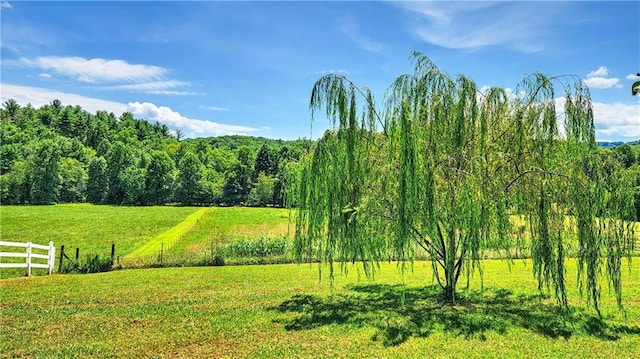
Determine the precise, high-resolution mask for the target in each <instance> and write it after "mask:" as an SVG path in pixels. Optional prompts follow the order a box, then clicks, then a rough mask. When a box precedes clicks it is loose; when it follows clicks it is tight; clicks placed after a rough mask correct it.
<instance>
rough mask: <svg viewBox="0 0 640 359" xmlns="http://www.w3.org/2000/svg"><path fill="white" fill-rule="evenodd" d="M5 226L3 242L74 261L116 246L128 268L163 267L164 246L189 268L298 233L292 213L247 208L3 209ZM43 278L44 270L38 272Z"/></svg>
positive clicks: (9, 273) (0, 234) (0, 217)
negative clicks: (35, 246)
mask: <svg viewBox="0 0 640 359" xmlns="http://www.w3.org/2000/svg"><path fill="white" fill-rule="evenodd" d="M0 225H1V228H0V240H3V241H15V242H26V241H32V242H34V243H39V244H47V243H48V242H49V241H50V240H51V241H53V242H54V244H55V246H56V248H57V250H58V251H59V250H60V246H61V245H64V246H65V248H66V249H65V250H66V252H67V255H69V256H71V257H73V256H74V254H75V248H80V258H81V259H82V258H84V257H85V256H86V255H89V254H99V255H102V256H108V255H109V254H110V251H111V243H115V245H116V256H117V257H120V259H121V260H119V261H118V263H121V264H123V265H125V266H131V265H149V263H151V262H153V263H155V262H157V256H158V255H159V253H160V248H161V246H163V250H164V252H165V259H167V258H168V260H173V261H174V262H177V263H178V264H180V263H187V264H189V263H194V262H197V261H199V260H202V258H203V257H204V255H205V254H203V252H207V251H208V249H209V247H210V246H211V245H212V244H215V245H219V244H223V243H227V242H229V241H234V240H237V239H255V238H259V237H263V238H284V237H287V238H290V237H289V234H290V233H292V232H293V229H292V227H290V225H289V211H288V210H286V209H276V208H243V207H226V208H216V207H212V208H196V207H169V206H162V207H123V206H95V205H90V204H65V205H55V206H0ZM58 253H59V252H58ZM145 256H147V257H145ZM56 257H57V256H56ZM142 257H145V258H142ZM3 260H13V259H9V258H4V259H3ZM165 264H166V261H165ZM169 264H171V263H169ZM174 264H175V263H174ZM57 268H58V264H57V263H56V269H57ZM39 273H44V270H39V269H36V270H34V274H39ZM23 274H24V270H22V269H2V270H1V271H0V278H6V277H14V276H21V275H23Z"/></svg>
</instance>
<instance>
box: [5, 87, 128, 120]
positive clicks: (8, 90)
mask: <svg viewBox="0 0 640 359" xmlns="http://www.w3.org/2000/svg"><path fill="white" fill-rule="evenodd" d="M0 89H2V91H0V95H1V96H0V97H1V98H2V102H4V101H6V100H8V99H10V98H12V99H14V100H16V102H18V103H19V104H20V105H22V106H26V105H27V104H29V103H30V104H31V105H32V106H33V107H36V108H37V107H40V106H43V105H46V104H49V103H51V101H53V100H55V99H58V100H60V101H61V102H62V103H63V104H65V105H74V106H75V105H80V106H82V108H83V109H85V110H87V111H89V112H92V113H95V112H97V111H107V112H113V113H114V114H118V115H119V114H121V113H123V112H125V111H127V105H126V104H124V103H119V102H114V101H107V100H102V99H97V98H91V97H86V96H81V95H77V94H72V93H66V92H61V91H54V90H49V89H45V88H40V87H31V86H20V85H12V84H5V83H3V84H1V85H0Z"/></svg>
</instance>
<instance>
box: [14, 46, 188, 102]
mask: <svg viewBox="0 0 640 359" xmlns="http://www.w3.org/2000/svg"><path fill="white" fill-rule="evenodd" d="M10 65H18V66H26V67H32V68H37V69H40V70H44V71H47V75H49V77H51V76H52V75H51V73H53V74H55V75H60V76H63V77H67V78H71V79H74V80H77V81H79V82H82V83H87V84H96V85H99V86H101V87H102V88H103V89H106V90H117V91H129V92H142V93H147V94H155V95H180V96H184V95H196V94H197V93H196V92H193V91H188V90H187V88H188V87H189V86H190V83H189V82H186V81H179V80H171V79H168V78H167V75H168V73H169V70H167V69H166V68H164V67H160V66H154V65H145V64H131V63H129V62H127V61H124V60H110V59H102V58H94V59H86V58H84V57H77V56H76V57H58V56H42V57H36V58H32V59H30V58H25V57H22V58H20V59H18V60H17V61H11V62H10Z"/></svg>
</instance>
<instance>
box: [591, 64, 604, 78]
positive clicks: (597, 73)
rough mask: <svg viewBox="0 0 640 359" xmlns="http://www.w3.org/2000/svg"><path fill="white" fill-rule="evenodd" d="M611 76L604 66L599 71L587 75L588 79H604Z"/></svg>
mask: <svg viewBox="0 0 640 359" xmlns="http://www.w3.org/2000/svg"><path fill="white" fill-rule="evenodd" d="M608 74H609V69H607V68H606V67H604V66H600V67H598V69H597V70H594V71H591V72H589V73H588V74H587V77H603V76H607V75H608Z"/></svg>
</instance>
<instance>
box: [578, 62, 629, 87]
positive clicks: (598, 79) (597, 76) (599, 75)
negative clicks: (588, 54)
mask: <svg viewBox="0 0 640 359" xmlns="http://www.w3.org/2000/svg"><path fill="white" fill-rule="evenodd" d="M607 75H609V69H607V68H606V67H604V66H600V67H598V69H597V70H593V71H591V72H589V73H588V74H587V78H586V79H584V80H583V82H584V83H585V84H586V85H587V86H589V87H590V88H594V89H608V88H612V87H621V86H622V85H621V84H620V79H618V78H616V77H607Z"/></svg>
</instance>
